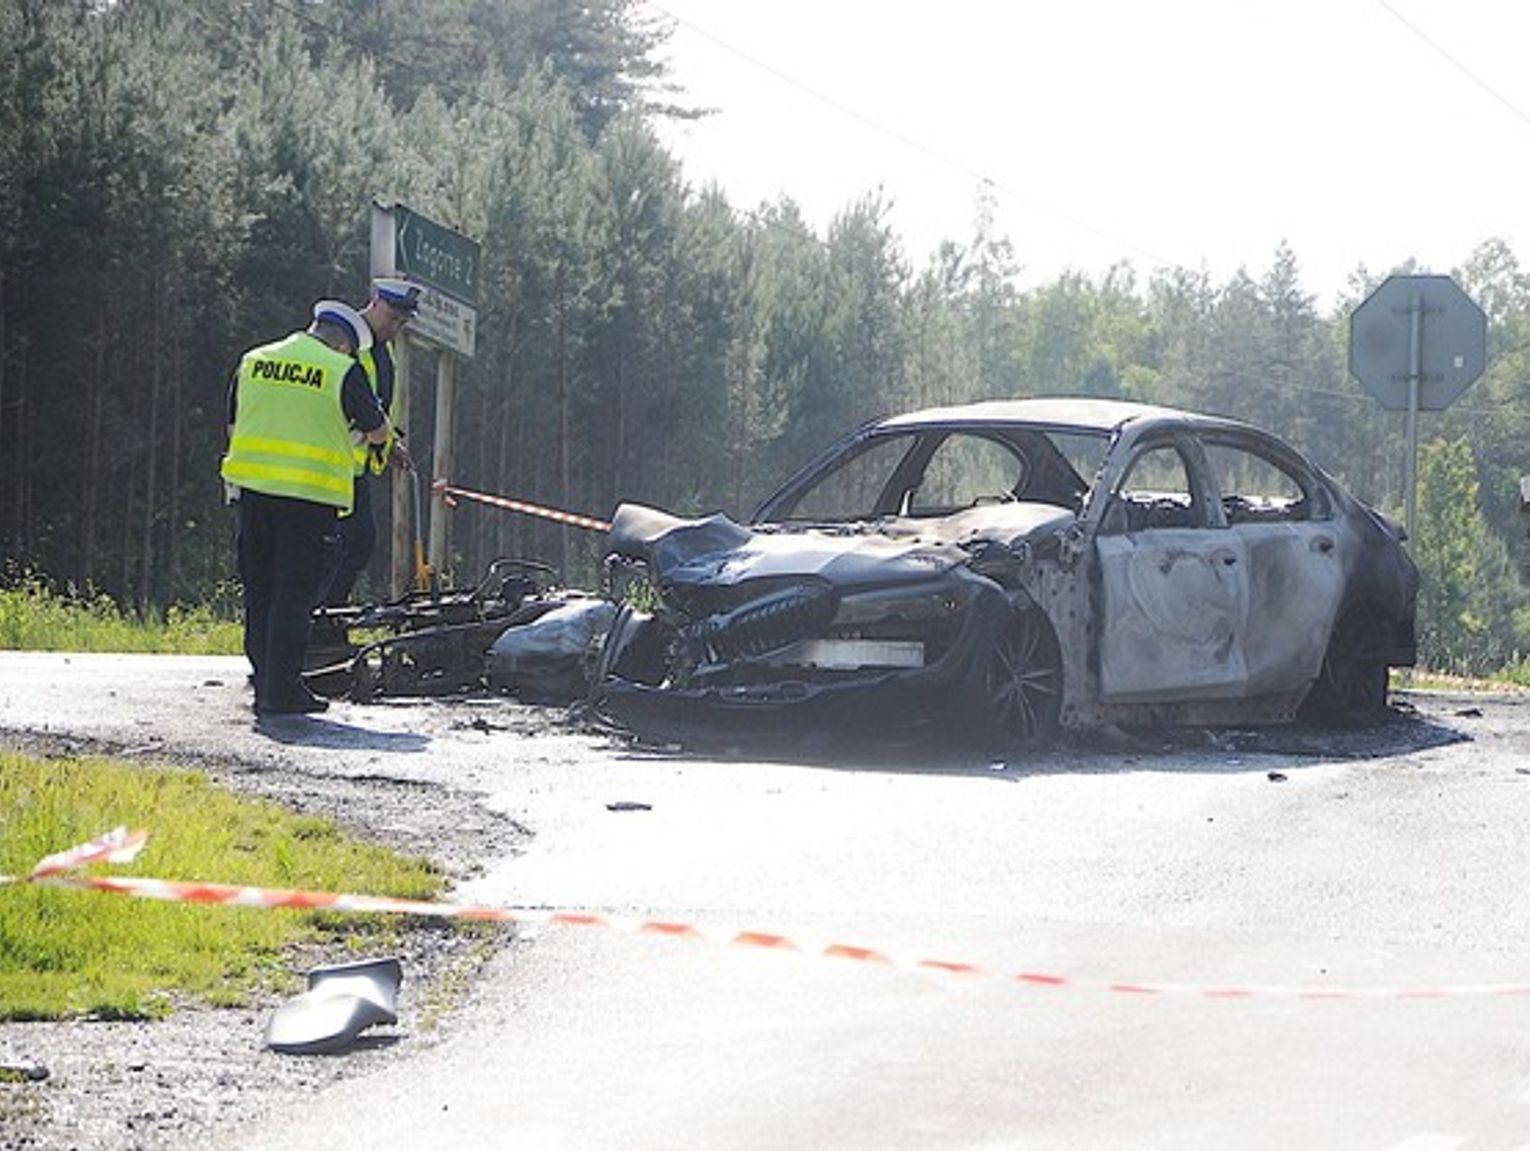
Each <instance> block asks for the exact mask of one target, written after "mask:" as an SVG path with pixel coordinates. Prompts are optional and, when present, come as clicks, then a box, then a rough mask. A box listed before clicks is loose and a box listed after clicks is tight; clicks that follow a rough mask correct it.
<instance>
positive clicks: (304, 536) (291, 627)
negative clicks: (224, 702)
mask: <svg viewBox="0 0 1530 1151" xmlns="http://www.w3.org/2000/svg"><path fill="white" fill-rule="evenodd" d="M371 342H372V333H371V330H370V329H369V328H368V327H367V325H366V321H364V320H363V319H362V318H361V316H360V315H359V314H358V313H357V312H356V310H355V309H354V308H352V307H351V306H350V305H348V304H344V303H341V302H340V301H338V300H320V301H319V302H318V303H317V304H315V305H314V308H313V322H312V323H311V324H310V325H309V327H308V329H307V330H306V331H301V332H294V333H292V335H290V336H288V337H286V338H285V339H283V340H278V341H277V342H276V343H274V344H266V345H264V346H262V347H258V348H254V349H252V350H251V351H249V352H246V353H245V355H244V357H243V359H241V360H240V362H239V369H238V371H237V373H236V374H235V376H234V380H233V383H232V384H231V385H230V388H229V445H228V453H227V454H226V455H225V456H224V457H223V466H222V472H223V478H224V480H225V482H226V483H228V484H230V485H232V486H233V487H234V488H236V489H238V504H239V543H238V554H239V578H240V581H241V583H242V584H243V595H244V652H245V655H246V656H247V657H248V658H249V661H250V666H251V668H252V669H253V670H254V676H253V680H254V684H255V711H256V713H257V714H259V715H291V714H301V713H308V712H318V711H323V710H324V709H325V708H326V707H327V706H328V704H327V703H326V701H325V700H323V699H321V698H320V697H318V696H316V695H314V694H313V693H312V692H310V691H309V690H308V688H307V687H306V686H305V685H304V684H303V681H302V667H303V649H304V647H305V646H306V645H307V643H308V628H309V618H310V614H311V612H312V611H313V608H314V606H315V605H316V604H317V603H318V602H319V598H320V596H321V594H322V593H323V578H324V575H325V568H326V561H327V559H328V557H329V554H330V549H331V547H332V543H331V542H330V537H332V536H333V534H334V530H335V521H336V517H338V516H340V515H342V514H344V513H346V512H348V511H350V509H351V503H352V499H353V491H352V486H353V485H352V481H353V477H354V466H353V463H352V460H353V454H352V434H353V430H354V432H355V433H357V434H359V437H360V439H361V440H363V441H365V442H368V443H376V444H380V443H383V442H385V441H386V440H387V438H388V435H389V425H388V420H387V417H386V416H385V415H384V414H383V412H382V410H381V409H380V408H379V407H378V405H377V398H376V396H375V395H373V393H372V388H371V386H370V385H369V384H368V382H367V378H366V373H365V372H363V371H362V369H361V367H360V365H358V364H357V362H356V360H355V358H354V357H355V355H356V353H357V352H358V351H361V350H364V349H366V348H368V347H370V346H371Z"/></svg>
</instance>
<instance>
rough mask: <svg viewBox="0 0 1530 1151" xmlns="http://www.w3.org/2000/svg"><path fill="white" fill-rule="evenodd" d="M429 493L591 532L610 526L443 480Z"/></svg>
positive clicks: (607, 529) (608, 528)
mask: <svg viewBox="0 0 1530 1151" xmlns="http://www.w3.org/2000/svg"><path fill="white" fill-rule="evenodd" d="M430 488H431V491H434V492H439V493H440V494H442V495H444V496H447V497H448V498H450V497H452V496H457V497H460V498H462V499H465V500H476V501H477V502H478V503H481V504H488V505H489V506H490V507H495V508H504V509H505V510H506V511H511V512H521V513H523V514H525V515H528V516H540V517H541V518H542V519H544V520H553V521H555V522H557V523H560V524H569V525H571V526H573V527H576V528H588V529H589V530H590V531H592V532H608V531H610V530H611V524H610V523H609V522H608V521H606V520H598V519H595V518H594V517H593V516H581V515H578V514H577V513H575V512H565V511H560V510H559V509H558V508H544V507H541V506H539V505H538V504H528V503H526V502H525V501H524V500H512V499H510V498H508V497H507V496H491V495H488V494H487V493H485V492H473V491H469V490H468V489H467V488H459V487H455V486H453V485H452V484H449V483H447V482H446V481H445V480H436V481H435V482H434V483H432V484H431V485H430Z"/></svg>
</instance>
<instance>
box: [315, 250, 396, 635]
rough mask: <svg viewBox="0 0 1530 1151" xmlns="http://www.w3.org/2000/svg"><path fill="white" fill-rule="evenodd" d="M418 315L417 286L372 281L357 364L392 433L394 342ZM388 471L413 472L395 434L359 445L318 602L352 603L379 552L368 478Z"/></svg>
mask: <svg viewBox="0 0 1530 1151" xmlns="http://www.w3.org/2000/svg"><path fill="white" fill-rule="evenodd" d="M419 310H420V287H419V285H418V284H412V283H410V282H409V281H408V280H404V279H399V278H395V277H379V278H378V279H375V280H373V281H372V294H371V298H370V299H368V300H367V306H366V307H364V308H363V309H362V310H361V318H362V319H363V320H365V321H366V325H367V329H368V330H369V331H370V332H371V334H372V346H371V347H370V348H364V349H362V351H361V353H360V354H359V355H358V356H357V357H356V359H357V360H358V361H360V363H361V367H362V370H363V371H365V372H366V374H367V381H368V382H369V383H370V384H371V385H372V392H373V394H374V395H376V396H377V403H378V406H379V407H381V408H382V410H383V411H384V412H386V413H387V414H388V422H389V425H390V427H392V428H394V429H396V428H397V425H398V423H399V419H398V416H397V414H396V412H395V410H394V409H395V404H396V401H397V398H398V390H397V388H396V387H395V380H394V363H393V341H394V340H395V339H396V338H397V337H398V335H399V333H400V332H402V331H403V330H404V325H405V324H407V323H408V322H409V321H410V320H412V319H413V318H414V315H415V313H416V312H418V311H419ZM390 465H391V466H393V467H397V468H403V469H404V470H406V471H407V470H410V469H412V468H413V467H414V460H413V459H411V458H410V455H409V451H408V449H406V448H405V447H404V442H403V440H401V439H399V438H398V433H397V432H396V431H390V433H389V435H388V437H387V439H385V440H384V441H383V442H382V443H380V444H367V443H363V444H360V445H359V446H358V447H357V448H356V456H355V468H356V481H355V486H354V489H353V497H354V498H353V506H352V508H351V514H350V515H348V516H344V517H342V518H341V520H340V523H339V525H338V527H339V530H340V546H339V548H338V549H336V553H335V557H334V567H333V569H332V571H331V572H330V573H329V574H328V576H327V577H326V580H325V586H326V591H325V593H324V599H323V601H322V602H324V603H325V604H328V605H331V606H335V607H338V606H340V605H342V604H344V603H345V602H346V601H347V600H348V599H349V598H350V594H351V589H352V588H353V587H354V586H355V584H356V577H357V576H359V575H360V574H361V573H362V571H364V570H365V569H366V566H367V564H368V563H369V562H370V561H371V559H372V553H373V552H374V551H375V550H376V548H377V522H376V519H375V517H374V515H373V512H372V486H373V484H372V477H373V476H376V475H381V474H382V473H383V472H384V471H386V470H387V468H388V467H389V466H390Z"/></svg>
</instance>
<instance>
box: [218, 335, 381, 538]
mask: <svg viewBox="0 0 1530 1151" xmlns="http://www.w3.org/2000/svg"><path fill="white" fill-rule="evenodd" d="M355 362H356V361H355V360H353V359H351V357H350V356H347V355H345V354H344V353H343V352H337V351H335V350H334V349H333V348H331V347H330V346H329V345H328V344H326V343H324V341H322V340H320V339H318V338H317V337H316V336H311V335H309V334H308V333H307V332H294V333H292V335H290V336H288V337H287V338H286V339H283V340H278V341H277V342H276V343H274V344H266V345H264V346H262V347H259V348H254V349H252V350H251V351H248V352H246V353H245V354H244V358H243V359H242V360H240V362H239V383H238V393H237V396H236V400H235V410H234V433H233V436H232V437H231V439H230V440H229V446H228V454H227V455H225V456H224V457H223V467H222V472H223V478H224V479H225V480H227V481H228V482H229V483H231V484H234V485H236V486H238V487H241V488H248V489H250V490H251V491H255V492H264V493H265V494H266V495H272V496H290V497H292V498H294V499H300V500H309V501H311V502H313V503H319V504H330V505H332V506H334V507H337V508H340V509H341V511H343V512H349V511H350V510H351V501H352V498H353V496H352V486H353V483H354V473H353V471H352V465H351V440H350V433H349V429H348V427H347V425H346V419H345V413H344V411H343V410H342V409H341V406H340V391H341V383H342V382H343V381H344V379H345V374H346V372H348V371H350V369H351V368H352V367H353V366H354V365H355Z"/></svg>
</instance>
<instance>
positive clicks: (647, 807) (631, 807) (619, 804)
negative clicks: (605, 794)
mask: <svg viewBox="0 0 1530 1151" xmlns="http://www.w3.org/2000/svg"><path fill="white" fill-rule="evenodd" d="M606 810H607V811H652V810H653V804H651V803H638V802H636V801H635V800H631V799H619V800H617V801H616V802H615V803H608V804H606Z"/></svg>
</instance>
